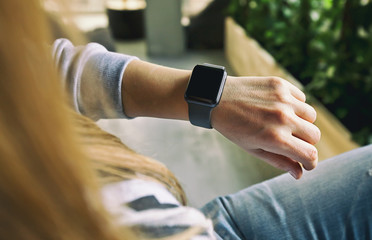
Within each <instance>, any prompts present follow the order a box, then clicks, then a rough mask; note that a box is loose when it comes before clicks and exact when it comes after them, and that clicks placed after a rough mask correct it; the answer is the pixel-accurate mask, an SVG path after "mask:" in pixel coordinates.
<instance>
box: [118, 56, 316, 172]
mask: <svg viewBox="0 0 372 240" xmlns="http://www.w3.org/2000/svg"><path fill="white" fill-rule="evenodd" d="M190 74H191V71H185V70H178V69H173V68H167V67H162V66H158V65H155V64H150V63H147V62H143V61H140V60H134V61H132V62H131V63H130V64H129V65H128V66H127V69H126V71H125V74H124V77H123V84H122V99H123V106H124V110H125V113H126V114H127V115H128V116H129V117H138V116H147V117H159V118H170V119H182V120H188V106H187V103H186V101H185V100H184V93H185V90H186V86H187V83H188V80H189V77H190ZM305 100H306V98H305V95H304V94H303V93H302V92H301V91H300V90H299V89H298V88H296V87H295V86H293V85H292V84H290V83H289V82H287V81H285V80H283V79H281V78H276V77H230V76H229V77H228V79H227V81H226V85H225V89H224V92H223V95H222V98H221V102H220V104H219V105H218V106H217V107H216V108H215V109H214V110H213V111H212V126H213V127H214V128H215V129H216V130H217V131H219V132H220V133H221V134H223V135H224V136H225V137H226V138H228V139H230V140H231V141H233V142H234V143H236V144H237V145H239V146H240V147H242V148H243V149H245V150H246V151H247V152H249V153H251V154H253V155H255V156H257V157H259V158H261V159H263V160H264V161H266V162H268V163H269V164H271V165H273V166H274V167H277V168H279V169H282V170H285V171H288V172H290V173H291V174H292V175H293V176H294V177H295V178H297V179H298V178H300V177H301V175H302V166H303V167H304V168H305V169H307V170H311V169H313V168H315V166H316V164H317V161H318V154H317V150H316V148H315V147H314V144H315V143H317V142H318V141H319V139H320V131H319V129H318V128H317V127H316V126H315V125H314V124H313V122H314V121H315V118H316V112H315V110H314V109H313V108H312V107H311V106H310V105H308V104H306V103H305Z"/></svg>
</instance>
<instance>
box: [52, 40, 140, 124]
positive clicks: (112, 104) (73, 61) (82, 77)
mask: <svg viewBox="0 0 372 240" xmlns="http://www.w3.org/2000/svg"><path fill="white" fill-rule="evenodd" d="M53 57H54V60H55V64H56V66H57V67H58V69H59V70H60V73H61V75H62V79H63V83H62V84H63V86H64V88H66V90H67V91H68V93H69V94H70V96H71V104H72V105H73V106H74V108H75V110H76V111H77V112H79V113H82V114H84V115H86V116H88V117H90V118H92V119H94V120H98V119H101V118H127V116H126V115H125V113H124V110H123V103H122V97H121V83H122V78H123V75H124V72H125V68H126V67H127V65H128V63H130V62H131V61H132V60H134V59H138V58H137V57H134V56H128V55H124V54H118V53H114V52H109V51H107V50H106V49H105V48H104V47H103V46H102V45H99V44H97V43H89V44H88V45H86V46H78V47H75V46H74V45H72V43H71V42H70V41H69V40H67V39H58V40H56V41H55V42H54V44H53Z"/></svg>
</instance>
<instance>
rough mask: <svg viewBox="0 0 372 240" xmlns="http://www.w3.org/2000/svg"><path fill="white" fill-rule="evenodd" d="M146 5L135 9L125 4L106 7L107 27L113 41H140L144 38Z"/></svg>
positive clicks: (140, 5)
mask: <svg viewBox="0 0 372 240" xmlns="http://www.w3.org/2000/svg"><path fill="white" fill-rule="evenodd" d="M145 7H146V5H142V4H139V5H138V6H137V7H136V8H133V7H128V6H126V5H125V4H122V6H120V5H112V4H111V5H110V4H107V6H106V13H107V16H108V20H109V27H110V30H111V33H112V36H113V37H114V38H115V39H123V40H125V39H141V38H143V37H144V12H145Z"/></svg>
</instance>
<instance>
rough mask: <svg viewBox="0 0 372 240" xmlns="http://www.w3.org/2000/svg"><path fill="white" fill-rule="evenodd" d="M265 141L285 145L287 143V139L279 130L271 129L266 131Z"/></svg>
mask: <svg viewBox="0 0 372 240" xmlns="http://www.w3.org/2000/svg"><path fill="white" fill-rule="evenodd" d="M265 139H266V141H268V142H272V143H274V144H279V145H283V144H284V143H285V139H284V137H283V134H282V132H281V131H279V130H278V129H277V128H269V129H267V131H266V134H265Z"/></svg>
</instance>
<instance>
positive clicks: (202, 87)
mask: <svg viewBox="0 0 372 240" xmlns="http://www.w3.org/2000/svg"><path fill="white" fill-rule="evenodd" d="M225 80H226V71H225V68H224V67H222V66H215V65H209V64H203V65H196V66H195V67H194V69H193V71H192V74H191V77H190V81H189V84H188V87H187V90H186V93H185V98H186V100H187V101H190V102H196V103H200V104H205V105H208V106H211V107H214V106H216V105H217V104H218V102H219V100H220V98H221V94H222V90H223V86H224V84H225Z"/></svg>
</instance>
